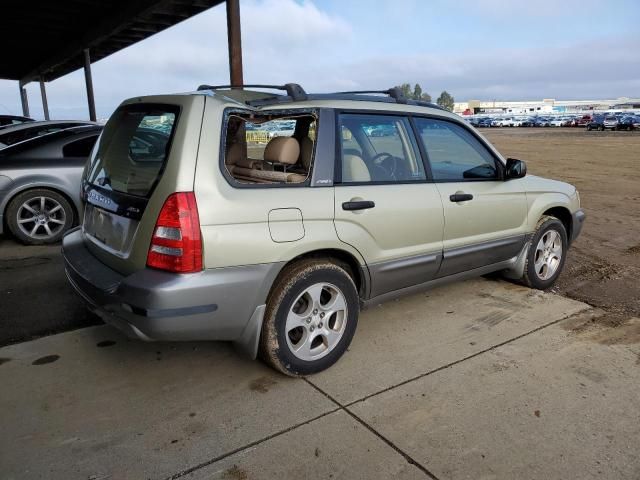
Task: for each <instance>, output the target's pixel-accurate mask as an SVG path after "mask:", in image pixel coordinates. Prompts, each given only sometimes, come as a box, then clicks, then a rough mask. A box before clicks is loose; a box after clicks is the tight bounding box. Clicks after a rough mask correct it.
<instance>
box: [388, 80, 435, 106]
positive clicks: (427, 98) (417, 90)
mask: <svg viewBox="0 0 640 480" xmlns="http://www.w3.org/2000/svg"><path fill="white" fill-rule="evenodd" d="M396 88H399V89H400V91H401V92H402V94H403V95H404V96H405V97H406V98H409V99H412V100H422V101H423V102H431V95H429V94H428V93H427V92H423V91H422V87H421V86H420V84H419V83H416V84H415V85H414V87H413V89H412V88H411V84H409V83H403V84H402V85H396Z"/></svg>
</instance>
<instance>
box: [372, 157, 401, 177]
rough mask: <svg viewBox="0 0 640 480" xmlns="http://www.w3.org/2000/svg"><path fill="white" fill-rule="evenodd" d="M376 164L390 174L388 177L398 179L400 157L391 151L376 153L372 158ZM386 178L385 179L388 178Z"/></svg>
mask: <svg viewBox="0 0 640 480" xmlns="http://www.w3.org/2000/svg"><path fill="white" fill-rule="evenodd" d="M371 163H373V165H374V166H376V167H378V168H380V169H381V170H383V171H384V173H385V174H386V175H387V176H388V178H387V179H391V180H396V181H397V180H398V177H397V175H396V170H397V169H398V158H397V157H394V156H393V155H391V154H390V153H387V152H382V153H378V154H377V155H374V156H373V158H372V159H371ZM387 179H385V180H387Z"/></svg>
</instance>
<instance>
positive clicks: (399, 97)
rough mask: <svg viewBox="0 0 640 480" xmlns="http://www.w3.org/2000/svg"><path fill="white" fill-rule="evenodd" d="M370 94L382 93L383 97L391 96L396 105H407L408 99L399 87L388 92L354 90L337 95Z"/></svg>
mask: <svg viewBox="0 0 640 480" xmlns="http://www.w3.org/2000/svg"><path fill="white" fill-rule="evenodd" d="M368 93H381V94H383V95H389V96H390V97H391V98H393V99H394V100H395V101H396V103H407V97H405V96H404V94H403V93H402V90H401V89H400V88H398V87H392V88H389V89H387V90H353V91H350V92H336V94H337V95H357V94H368Z"/></svg>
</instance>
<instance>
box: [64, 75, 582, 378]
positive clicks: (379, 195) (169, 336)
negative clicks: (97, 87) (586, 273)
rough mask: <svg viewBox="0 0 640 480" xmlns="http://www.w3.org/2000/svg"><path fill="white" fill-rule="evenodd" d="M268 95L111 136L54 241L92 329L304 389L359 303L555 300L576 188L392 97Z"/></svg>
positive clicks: (161, 108)
mask: <svg viewBox="0 0 640 480" xmlns="http://www.w3.org/2000/svg"><path fill="white" fill-rule="evenodd" d="M276 88H280V89H283V90H285V94H273V93H268V92H264V91H259V90H251V89H249V88H247V87H245V88H243V89H238V88H228V87H212V86H206V85H205V86H202V87H201V88H200V89H199V90H198V91H197V92H194V93H189V94H180V95H166V96H153V97H141V98H133V99H130V100H127V101H125V102H123V103H122V105H120V107H119V108H118V109H117V110H116V112H115V113H114V114H113V116H112V117H111V118H110V120H109V121H108V123H107V124H106V126H105V128H104V131H103V133H102V135H101V136H100V138H99V140H98V142H97V144H96V147H95V148H94V150H93V152H92V155H91V157H90V159H89V162H88V164H87V166H86V168H85V172H84V175H83V180H82V200H83V202H84V205H85V208H84V219H83V222H82V225H81V226H80V227H78V228H77V229H75V230H73V231H71V232H70V233H68V234H67V235H66V236H65V238H64V241H63V254H64V258H65V263H66V272H67V276H68V278H69V281H70V282H71V283H72V285H73V286H74V287H75V289H76V290H77V291H78V293H79V294H80V295H81V296H82V297H83V298H84V299H85V300H86V301H87V303H88V304H89V306H90V308H91V309H92V310H93V311H95V312H96V313H97V314H98V315H99V316H100V317H101V318H102V319H103V320H104V321H106V322H107V323H109V324H112V325H114V326H116V327H118V328H119V329H121V330H123V331H124V332H125V333H127V334H128V335H130V336H132V337H137V338H140V339H144V340H226V341H232V342H234V343H235V344H236V345H237V346H238V347H240V349H241V350H242V351H244V352H245V353H247V354H248V355H249V356H251V357H253V358H255V357H256V356H257V355H258V354H259V355H260V356H261V357H262V358H263V359H264V360H265V361H267V362H268V363H269V364H271V365H272V366H273V367H275V368H276V369H278V370H280V371H281V372H283V373H285V374H288V375H306V374H311V373H315V372H318V371H321V370H323V369H325V368H328V367H329V366H331V365H332V364H333V363H334V362H336V361H337V360H338V359H339V358H340V356H341V355H342V354H343V353H344V352H345V350H346V349H347V347H348V346H349V343H350V342H351V339H352V337H353V335H354V333H355V330H356V325H357V321H358V315H359V312H360V309H361V308H362V307H364V306H366V305H368V304H371V303H376V304H377V303H379V302H381V301H383V300H386V299H389V298H392V297H395V296H397V295H401V294H406V293H410V292H414V291H417V290H419V289H423V288H426V287H429V286H434V285H438V284H441V283H444V282H448V281H453V280H459V279H463V278H467V277H471V276H477V275H483V274H487V273H489V272H501V273H502V274H503V275H504V276H505V277H508V278H511V279H515V280H518V281H520V282H521V283H523V284H525V285H528V286H530V287H532V288H539V289H544V288H548V287H550V286H551V285H553V283H554V282H555V281H556V279H557V278H558V275H559V274H560V271H561V270H562V267H563V264H564V261H565V258H566V254H567V249H568V248H569V245H570V244H571V242H572V241H573V240H574V239H575V238H576V237H577V236H578V234H579V233H580V230H581V227H582V223H583V221H584V218H585V215H584V212H583V211H582V210H581V209H580V198H579V195H578V192H577V191H576V189H575V188H574V187H573V186H571V185H568V184H566V183H561V182H558V181H553V180H547V179H543V178H539V177H535V176H532V175H526V166H525V164H524V162H522V161H520V160H515V159H506V160H505V159H504V158H503V157H502V156H501V155H500V154H499V153H498V152H497V151H496V150H495V149H494V148H493V147H492V146H491V145H490V144H489V143H488V142H487V141H486V140H485V139H484V138H483V137H482V136H481V135H479V134H478V132H477V131H476V130H475V129H474V128H473V127H471V126H468V125H467V124H465V123H464V122H463V121H462V120H461V119H460V118H459V117H458V116H456V115H454V114H451V113H449V112H447V111H445V110H442V109H440V108H438V107H437V106H435V105H432V104H426V103H423V102H417V101H412V100H408V99H406V98H404V97H403V96H402V94H401V92H399V91H398V89H390V90H387V91H382V92H377V93H378V94H372V93H371V92H366V93H357V92H350V93H340V94H318V95H312V94H307V93H306V92H305V91H304V90H303V89H302V88H301V87H300V86H299V85H296V84H287V85H284V86H282V87H276Z"/></svg>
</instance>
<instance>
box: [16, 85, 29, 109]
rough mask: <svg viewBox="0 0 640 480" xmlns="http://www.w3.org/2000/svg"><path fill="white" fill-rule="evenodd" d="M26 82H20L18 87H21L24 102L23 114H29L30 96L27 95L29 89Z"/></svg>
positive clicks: (21, 100)
mask: <svg viewBox="0 0 640 480" xmlns="http://www.w3.org/2000/svg"><path fill="white" fill-rule="evenodd" d="M24 86H25V84H24V83H22V81H20V82H18V88H20V102H22V115H23V116H25V117H28V116H29V97H27V89H26V88H24Z"/></svg>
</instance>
